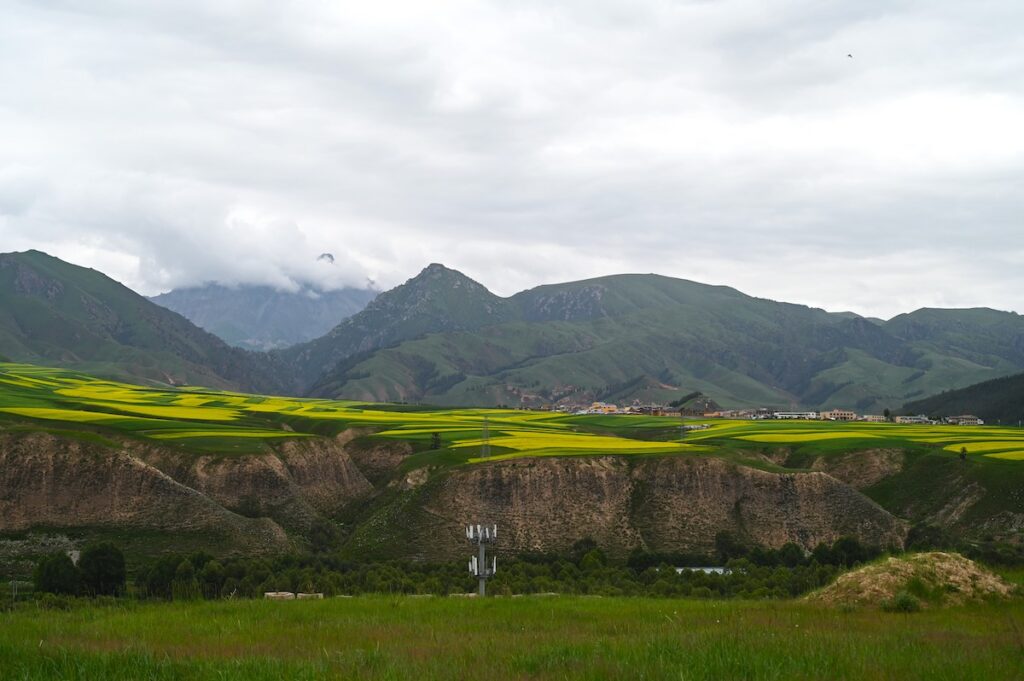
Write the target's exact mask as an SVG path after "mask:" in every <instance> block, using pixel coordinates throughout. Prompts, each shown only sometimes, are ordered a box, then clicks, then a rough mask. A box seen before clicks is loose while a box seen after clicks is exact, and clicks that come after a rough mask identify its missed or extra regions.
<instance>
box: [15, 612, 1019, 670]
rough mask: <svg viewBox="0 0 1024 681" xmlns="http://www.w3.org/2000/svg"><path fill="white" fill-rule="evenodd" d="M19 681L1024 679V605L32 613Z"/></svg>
mask: <svg viewBox="0 0 1024 681" xmlns="http://www.w3.org/2000/svg"><path fill="white" fill-rule="evenodd" d="M4 618H5V621H4V622H3V623H2V626H0V670H2V672H0V676H2V677H3V678H5V679H6V678H12V679H26V680H28V679H55V678H61V679H282V678H286V679H324V678H331V679H334V678H336V679H425V680H429V679H508V678H516V679H607V678H623V679H626V678H628V679H780V680H781V679H901V680H903V679H932V680H944V679H948V680H950V681H953V680H954V679H956V680H960V679H979V680H980V679H986V680H995V679H1020V678H1024V641H1022V640H1021V633H1020V632H1021V629H1022V627H1024V603H1021V602H1020V601H1017V602H1012V603H1006V604H989V605H980V606H972V607H968V608H957V609H951V610H946V611H926V612H921V613H917V614H914V615H900V614H887V613H881V612H878V611H847V612H843V611H837V610H830V609H824V608H822V607H817V606H811V605H808V604H803V603H792V602H790V603H754V602H715V601H711V602H703V601H665V600H643V599H622V598H564V597H557V598H539V597H534V598H507V599H488V600H485V601H474V600H464V599H455V598H448V599H445V598H424V599H418V598H389V597H367V598H353V599H331V600H327V601H320V602H308V601H303V602H285V603H280V602H264V601H237V602H205V603H203V602H200V603H175V604H144V605H134V604H133V605H130V606H126V607H106V608H98V607H87V608H83V609H77V610H72V611H70V612H55V611H43V610H37V609H26V610H21V611H16V612H13V613H7V614H5V615H4Z"/></svg>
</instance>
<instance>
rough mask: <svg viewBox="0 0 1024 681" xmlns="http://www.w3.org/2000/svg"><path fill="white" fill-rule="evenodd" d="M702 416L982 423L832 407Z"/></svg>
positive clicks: (733, 411) (969, 417)
mask: <svg viewBox="0 0 1024 681" xmlns="http://www.w3.org/2000/svg"><path fill="white" fill-rule="evenodd" d="M702 416H703V417H704V418H726V419H802V420H809V421H864V422H867V423H885V422H886V421H892V422H893V423H902V424H915V423H916V424H929V425H938V424H940V423H946V424H949V425H956V426H981V425H984V423H985V422H984V421H982V420H981V419H980V418H978V417H977V416H973V415H970V414H964V415H963V416H947V417H946V418H944V419H942V420H936V419H930V418H928V417H927V416H925V415H924V414H918V415H915V416H890V417H886V416H884V415H882V414H863V415H859V414H857V413H856V412H853V411H850V410H849V409H832V410H831V411H820V412H819V411H774V410H771V409H764V408H761V409H728V410H726V409H723V410H720V411H713V412H705V413H704V414H703V415H702Z"/></svg>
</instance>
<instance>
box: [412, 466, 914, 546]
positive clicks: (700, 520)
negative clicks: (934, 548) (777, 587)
mask: <svg viewBox="0 0 1024 681" xmlns="http://www.w3.org/2000/svg"><path fill="white" fill-rule="evenodd" d="M420 495H421V501H420V506H421V512H420V513H419V514H418V517H417V518H416V522H417V524H418V526H419V527H420V528H422V529H421V531H420V532H419V533H418V534H417V535H416V536H417V537H418V539H417V543H418V544H419V548H420V550H421V551H422V552H423V553H425V554H427V555H432V556H435V557H449V556H456V555H461V554H462V553H465V546H464V542H463V541H462V540H461V535H460V531H461V530H460V528H461V526H462V524H463V523H465V522H466V521H467V520H478V521H480V522H498V523H499V524H500V525H501V532H502V535H503V540H502V548H503V550H509V551H512V552H516V551H559V550H564V549H566V548H568V546H569V545H570V544H571V543H572V542H574V541H575V540H577V539H580V538H582V537H587V536H589V537H592V538H594V539H595V540H596V541H597V542H598V544H599V545H601V546H602V547H604V548H606V550H608V551H610V552H612V553H619V554H623V553H626V552H628V551H629V550H630V549H632V548H633V547H636V546H644V547H647V548H649V549H652V550H664V551H704V552H707V551H710V550H712V549H713V546H714V538H715V535H716V534H717V533H718V532H720V531H722V530H726V531H729V532H731V533H733V534H735V535H737V536H739V537H743V538H746V539H748V540H750V541H752V542H756V543H759V544H763V545H766V546H772V547H779V546H781V545H782V544H785V543H786V542H796V543H798V544H800V545H802V546H804V547H806V548H811V547H813V546H815V545H816V544H818V543H819V542H823V541H833V540H835V539H836V538H838V537H840V536H843V535H853V536H857V537H859V538H860V539H861V540H862V541H864V542H866V543H870V544H873V545H881V546H889V545H901V544H902V541H903V538H904V537H905V535H906V526H905V524H904V523H903V522H902V521H900V520H899V519H897V518H895V517H893V516H892V515H891V514H889V513H888V512H887V511H886V510H885V509H883V508H882V507H880V506H879V505H877V504H876V503H874V502H873V501H871V500H870V499H868V498H867V497H865V496H864V495H862V494H860V493H859V492H858V491H857V490H855V489H854V488H852V487H851V486H849V485H847V484H846V483H843V482H841V481H839V480H837V479H835V478H833V477H831V476H829V475H827V474H825V473H792V474H787V473H773V472H766V471H762V470H757V469H754V468H748V467H744V466H737V465H734V464H731V463H728V462H726V461H723V460H720V459H714V458H705V457H701V458H683V457H657V458H643V459H629V458H626V457H566V458H550V459H523V460H518V461H509V462H501V463H494V464H481V465H476V466H471V467H465V468H461V469H457V470H455V471H452V472H451V473H450V474H447V475H445V476H444V477H443V479H440V480H439V481H437V482H436V484H431V485H428V486H425V487H424V489H423V490H422V492H420Z"/></svg>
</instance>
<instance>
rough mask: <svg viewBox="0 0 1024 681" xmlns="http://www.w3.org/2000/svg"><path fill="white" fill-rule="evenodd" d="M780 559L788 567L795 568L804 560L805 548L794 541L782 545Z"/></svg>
mask: <svg viewBox="0 0 1024 681" xmlns="http://www.w3.org/2000/svg"><path fill="white" fill-rule="evenodd" d="M779 560H780V561H781V562H782V564H783V565H785V566H786V567H788V568H795V567H796V566H797V565H802V564H803V562H804V550H803V549H802V548H800V546H798V545H797V544H794V543H793V542H788V543H786V544H783V545H782V548H781V549H779Z"/></svg>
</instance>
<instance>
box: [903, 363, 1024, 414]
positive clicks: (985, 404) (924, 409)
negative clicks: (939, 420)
mask: <svg viewBox="0 0 1024 681" xmlns="http://www.w3.org/2000/svg"><path fill="white" fill-rule="evenodd" d="M903 411H904V412H905V413H908V414H927V415H929V416H934V417H942V416H959V415H962V414H973V415H975V416H980V417H981V418H982V419H984V420H985V422H986V423H1003V424H1008V425H1016V424H1018V423H1020V422H1021V421H1024V374H1017V375H1015V376H1006V377H1004V378H997V379H994V380H991V381H985V382H983V383H977V384H975V385H971V386H968V387H966V388H961V389H959V390H950V391H947V392H943V393H939V394H938V395H933V396H931V397H927V398H925V399H923V400H916V401H914V402H908V403H907V404H905V405H903Z"/></svg>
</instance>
